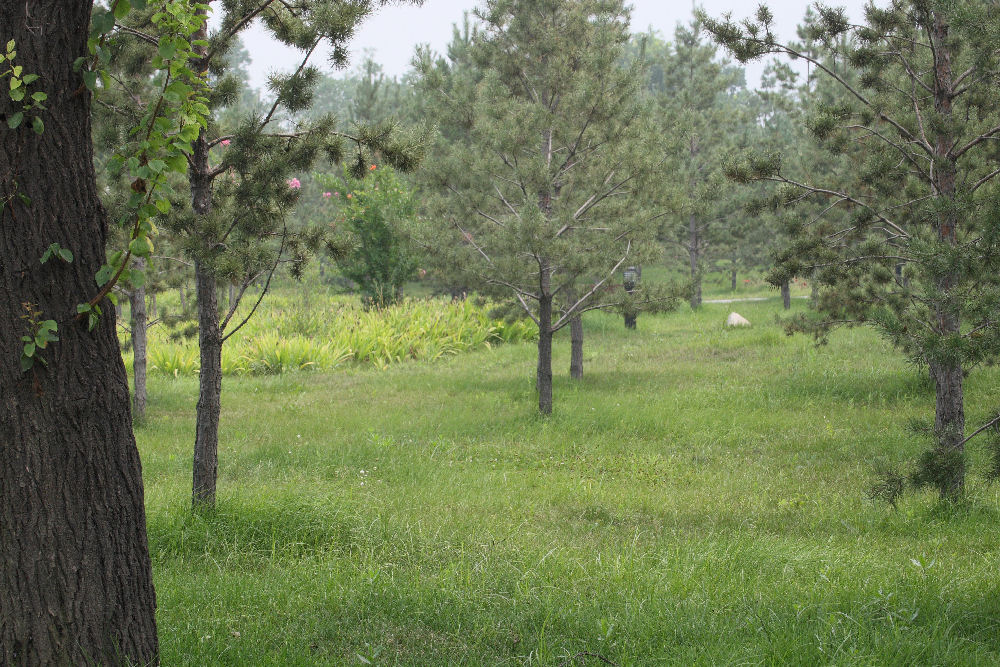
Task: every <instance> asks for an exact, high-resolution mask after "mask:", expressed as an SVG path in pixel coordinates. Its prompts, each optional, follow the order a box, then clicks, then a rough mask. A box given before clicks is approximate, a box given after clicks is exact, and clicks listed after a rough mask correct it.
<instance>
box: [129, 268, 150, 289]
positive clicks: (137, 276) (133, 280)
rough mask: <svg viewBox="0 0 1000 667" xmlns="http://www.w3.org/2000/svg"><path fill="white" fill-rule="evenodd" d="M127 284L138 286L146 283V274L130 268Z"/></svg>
mask: <svg viewBox="0 0 1000 667" xmlns="http://www.w3.org/2000/svg"><path fill="white" fill-rule="evenodd" d="M128 284H129V285H131V286H132V287H135V288H139V287H142V286H143V285H145V284H146V274H145V273H143V272H142V271H137V270H132V271H130V272H129V276H128Z"/></svg>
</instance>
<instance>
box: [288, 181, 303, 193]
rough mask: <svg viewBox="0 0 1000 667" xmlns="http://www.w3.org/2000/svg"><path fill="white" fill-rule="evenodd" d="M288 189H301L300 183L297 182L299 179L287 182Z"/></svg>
mask: <svg viewBox="0 0 1000 667" xmlns="http://www.w3.org/2000/svg"><path fill="white" fill-rule="evenodd" d="M288 187H290V188H291V189H292V190H298V189H299V188H301V187H302V183H301V182H300V181H299V179H297V178H292V179H289V180H288Z"/></svg>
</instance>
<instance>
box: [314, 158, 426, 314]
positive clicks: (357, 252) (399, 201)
mask: <svg viewBox="0 0 1000 667" xmlns="http://www.w3.org/2000/svg"><path fill="white" fill-rule="evenodd" d="M375 167H376V165H371V168H370V169H369V172H370V175H369V176H367V177H366V178H364V179H360V180H359V179H357V178H354V177H353V176H350V175H349V174H348V173H346V171H345V173H344V175H343V177H342V178H340V179H337V178H334V177H332V176H330V175H328V174H316V175H314V178H315V180H316V182H317V183H318V184H319V185H320V186H322V187H324V188H327V191H326V192H324V194H323V196H324V198H326V199H327V201H328V202H329V203H328V205H331V206H335V207H336V208H337V214H336V216H335V217H334V222H333V225H334V234H333V237H332V239H331V240H330V241H329V243H330V244H331V248H332V254H333V256H334V259H335V260H336V262H337V266H339V267H340V271H341V273H342V274H343V275H344V276H345V277H346V278H349V279H350V280H353V281H354V282H356V283H357V284H358V285H360V286H361V292H362V294H361V300H362V303H363V304H365V306H373V307H375V308H382V307H384V306H389V305H392V304H394V303H396V302H397V301H398V300H399V299H400V297H401V296H402V287H403V284H404V283H406V282H407V281H408V280H410V278H412V277H413V274H414V272H415V271H416V269H417V257H416V254H415V252H414V249H413V247H412V244H411V242H410V241H409V238H408V237H409V233H410V231H411V227H412V225H413V224H414V218H415V216H416V202H415V199H414V196H413V193H412V191H411V190H410V189H409V187H408V186H407V185H406V184H405V183H403V182H402V181H401V180H400V179H399V177H398V176H397V175H396V172H395V171H394V170H393V169H392V168H391V167H381V168H375ZM341 190H343V192H341ZM334 193H336V195H334Z"/></svg>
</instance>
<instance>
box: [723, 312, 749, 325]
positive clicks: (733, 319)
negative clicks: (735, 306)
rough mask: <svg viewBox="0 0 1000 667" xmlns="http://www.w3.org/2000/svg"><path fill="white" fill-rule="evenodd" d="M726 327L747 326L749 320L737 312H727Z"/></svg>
mask: <svg viewBox="0 0 1000 667" xmlns="http://www.w3.org/2000/svg"><path fill="white" fill-rule="evenodd" d="M726 326H727V327H748V326H750V320H748V319H747V318H745V317H743V316H742V315H740V314H739V313H729V317H727V318H726Z"/></svg>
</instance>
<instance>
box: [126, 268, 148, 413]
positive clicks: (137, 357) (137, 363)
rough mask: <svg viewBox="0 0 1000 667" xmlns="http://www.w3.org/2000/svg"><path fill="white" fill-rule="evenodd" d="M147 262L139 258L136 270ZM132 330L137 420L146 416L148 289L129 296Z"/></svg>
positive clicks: (138, 289)
mask: <svg viewBox="0 0 1000 667" xmlns="http://www.w3.org/2000/svg"><path fill="white" fill-rule="evenodd" d="M145 266H146V262H145V260H143V259H141V258H137V259H136V260H135V268H136V269H139V270H142V269H144V268H145ZM128 300H129V306H130V311H131V317H132V321H131V328H132V376H133V381H134V384H135V396H134V397H133V401H132V408H133V411H134V413H133V414H134V416H135V418H136V419H142V418H144V417H145V416H146V288H145V287H135V288H133V289H132V290H131V291H130V292H129V295H128Z"/></svg>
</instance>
